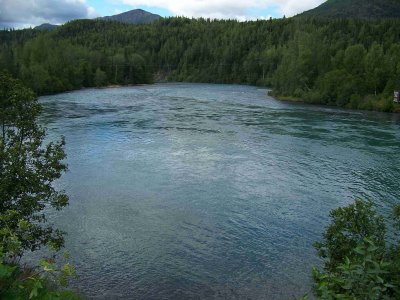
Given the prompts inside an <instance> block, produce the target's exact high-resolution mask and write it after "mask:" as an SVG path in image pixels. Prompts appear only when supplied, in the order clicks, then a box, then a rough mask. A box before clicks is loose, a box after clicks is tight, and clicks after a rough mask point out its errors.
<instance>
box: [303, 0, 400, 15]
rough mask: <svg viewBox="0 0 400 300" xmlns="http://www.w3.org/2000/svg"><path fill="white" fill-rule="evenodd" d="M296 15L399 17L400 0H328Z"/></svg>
mask: <svg viewBox="0 0 400 300" xmlns="http://www.w3.org/2000/svg"><path fill="white" fill-rule="evenodd" d="M298 17H323V18H358V19H383V18H400V0H328V1H326V2H325V3H323V4H321V5H320V6H318V7H317V8H314V9H311V10H309V11H306V12H304V13H302V14H300V15H298Z"/></svg>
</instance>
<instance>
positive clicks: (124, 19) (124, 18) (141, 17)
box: [34, 9, 162, 31]
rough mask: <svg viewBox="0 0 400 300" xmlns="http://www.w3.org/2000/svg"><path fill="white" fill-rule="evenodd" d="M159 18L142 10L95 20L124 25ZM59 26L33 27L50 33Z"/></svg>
mask: <svg viewBox="0 0 400 300" xmlns="http://www.w3.org/2000/svg"><path fill="white" fill-rule="evenodd" d="M161 18H162V17H161V16H160V15H157V14H153V13H151V12H148V11H145V10H143V9H132V10H129V11H126V12H123V13H120V14H116V15H112V16H105V17H99V18H97V20H104V21H115V22H120V23H126V24H149V23H152V22H154V21H156V20H159V19H161ZM59 26H60V25H54V24H50V23H43V24H41V25H38V26H36V27H34V29H37V30H48V31H52V30H54V29H56V28H57V27H59Z"/></svg>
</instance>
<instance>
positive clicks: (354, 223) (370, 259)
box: [313, 200, 400, 299]
mask: <svg viewBox="0 0 400 300" xmlns="http://www.w3.org/2000/svg"><path fill="white" fill-rule="evenodd" d="M399 216H400V208H396V209H395V212H394V220H395V221H396V223H395V224H394V225H393V224H392V227H393V226H398V227H399V228H400V218H399ZM331 218H332V224H331V225H330V226H328V228H327V230H326V232H325V233H324V235H323V240H322V242H318V243H316V244H315V247H316V249H317V251H318V254H319V256H320V257H321V258H323V260H324V268H323V270H318V269H316V268H314V269H313V278H314V282H315V287H314V290H315V294H316V296H317V297H318V298H321V299H399V298H400V268H399V266H400V244H399V241H394V240H393V238H391V239H390V238H388V236H387V233H386V225H385V221H384V218H383V217H382V216H381V215H379V214H377V213H376V211H375V209H374V208H373V205H372V203H371V202H364V201H360V200H357V201H356V202H355V203H354V204H351V205H349V206H347V207H344V208H338V209H335V210H333V211H332V212H331ZM389 242H390V243H391V244H392V245H391V246H388V245H389ZM393 242H394V244H393Z"/></svg>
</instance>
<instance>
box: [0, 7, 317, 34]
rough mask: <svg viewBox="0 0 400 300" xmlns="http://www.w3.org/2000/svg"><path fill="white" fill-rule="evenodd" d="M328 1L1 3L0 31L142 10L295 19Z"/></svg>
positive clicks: (164, 14) (246, 18)
mask: <svg viewBox="0 0 400 300" xmlns="http://www.w3.org/2000/svg"><path fill="white" fill-rule="evenodd" d="M324 1H325V0H0V28H10V27H12V28H25V27H30V26H36V25H40V24H42V23H52V24H62V23H64V22H66V21H68V20H72V19H80V18H95V17H99V16H107V15H114V14H117V13H121V12H124V11H127V10H131V9H134V8H142V9H145V10H148V11H150V12H153V13H157V14H160V15H162V16H187V17H210V18H236V19H239V20H251V19H263V18H269V17H273V18H281V17H282V16H284V15H286V16H287V17H289V16H293V15H295V14H297V13H300V12H302V11H304V10H308V9H311V8H314V7H316V6H318V5H319V4H321V3H323V2H324Z"/></svg>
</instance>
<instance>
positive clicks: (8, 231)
mask: <svg viewBox="0 0 400 300" xmlns="http://www.w3.org/2000/svg"><path fill="white" fill-rule="evenodd" d="M40 110H41V107H40V105H39V103H38V101H37V98H36V96H35V94H34V93H33V91H32V90H30V89H29V88H26V87H25V86H24V85H23V84H22V83H21V82H20V81H18V80H15V79H13V78H11V77H10V76H9V75H7V74H2V73H0V130H1V134H0V174H1V177H0V298H1V299H60V298H63V299H75V298H76V297H75V295H73V294H71V293H68V292H58V291H57V290H56V289H55V287H56V286H57V284H58V283H60V284H63V285H65V284H67V278H68V276H70V275H72V274H73V268H72V267H71V266H70V265H68V264H65V265H64V266H63V267H61V268H60V269H59V268H57V267H56V264H55V261H54V259H53V258H49V259H43V260H42V261H41V262H40V263H39V266H38V267H36V268H28V267H26V266H25V267H24V266H21V265H20V264H19V262H20V259H21V257H22V256H23V255H24V254H25V253H26V252H27V251H36V250H38V249H40V248H41V247H43V246H47V247H48V248H49V249H52V250H59V249H60V248H61V247H62V246H63V242H64V239H63V235H62V232H61V231H59V230H57V229H55V228H53V227H52V226H49V225H47V214H48V213H49V212H50V211H51V209H56V210H60V209H62V208H63V207H65V206H66V205H67V204H68V197H67V196H66V195H65V194H64V193H63V192H59V191H57V190H55V188H54V186H53V181H54V180H56V179H58V178H60V176H61V174H62V173H63V172H64V171H65V170H66V165H65V164H64V163H63V162H62V161H63V159H64V158H65V154H64V149H63V147H64V141H63V140H61V141H60V142H57V143H48V144H47V145H45V144H44V142H43V141H44V138H45V131H44V130H43V128H41V126H39V125H38V124H37V122H36V118H37V116H38V115H39V113H40Z"/></svg>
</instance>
